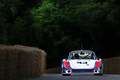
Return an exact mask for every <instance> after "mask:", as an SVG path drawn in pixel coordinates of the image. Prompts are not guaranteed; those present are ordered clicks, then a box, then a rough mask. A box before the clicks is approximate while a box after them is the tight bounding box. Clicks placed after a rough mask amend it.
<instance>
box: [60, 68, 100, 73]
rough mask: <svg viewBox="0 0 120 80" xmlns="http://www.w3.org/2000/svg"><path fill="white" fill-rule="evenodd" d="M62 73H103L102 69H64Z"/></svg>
mask: <svg viewBox="0 0 120 80" xmlns="http://www.w3.org/2000/svg"><path fill="white" fill-rule="evenodd" d="M62 74H101V70H100V69H62Z"/></svg>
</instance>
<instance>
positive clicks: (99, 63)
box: [94, 61, 101, 69]
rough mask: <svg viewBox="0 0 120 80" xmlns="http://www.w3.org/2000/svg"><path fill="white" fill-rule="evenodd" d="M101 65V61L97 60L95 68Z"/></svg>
mask: <svg viewBox="0 0 120 80" xmlns="http://www.w3.org/2000/svg"><path fill="white" fill-rule="evenodd" d="M100 65H101V61H97V62H96V65H95V67H94V69H96V68H98V67H99V66H100Z"/></svg>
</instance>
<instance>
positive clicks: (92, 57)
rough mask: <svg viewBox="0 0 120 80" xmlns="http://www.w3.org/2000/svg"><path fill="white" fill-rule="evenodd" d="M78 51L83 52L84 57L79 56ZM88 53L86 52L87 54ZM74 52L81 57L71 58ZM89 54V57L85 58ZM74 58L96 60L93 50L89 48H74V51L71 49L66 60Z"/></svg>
mask: <svg viewBox="0 0 120 80" xmlns="http://www.w3.org/2000/svg"><path fill="white" fill-rule="evenodd" d="M80 53H83V54H85V53H86V55H85V56H84V57H81V56H80ZM87 53H88V54H87ZM73 54H74V55H75V54H78V55H79V56H80V57H81V58H73V56H74V55H73ZM89 55H91V58H87V57H88V56H89ZM75 59H92V60H97V57H96V55H95V52H93V51H90V50H76V51H71V52H70V53H69V56H68V60H75Z"/></svg>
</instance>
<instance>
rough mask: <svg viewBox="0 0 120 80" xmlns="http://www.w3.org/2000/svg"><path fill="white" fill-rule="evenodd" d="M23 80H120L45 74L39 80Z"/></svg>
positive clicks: (106, 75) (91, 76)
mask: <svg viewBox="0 0 120 80" xmlns="http://www.w3.org/2000/svg"><path fill="white" fill-rule="evenodd" d="M25 80H120V75H109V74H104V75H103V76H94V75H71V76H62V75H61V74H47V75H46V76H42V77H40V78H34V79H25Z"/></svg>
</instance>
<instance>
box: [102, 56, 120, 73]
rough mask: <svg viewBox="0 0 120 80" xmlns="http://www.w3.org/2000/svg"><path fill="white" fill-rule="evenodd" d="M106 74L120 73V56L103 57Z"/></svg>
mask: <svg viewBox="0 0 120 80" xmlns="http://www.w3.org/2000/svg"><path fill="white" fill-rule="evenodd" d="M103 69H104V70H103V71H104V73H105V74H120V57H114V58H107V59H103Z"/></svg>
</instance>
